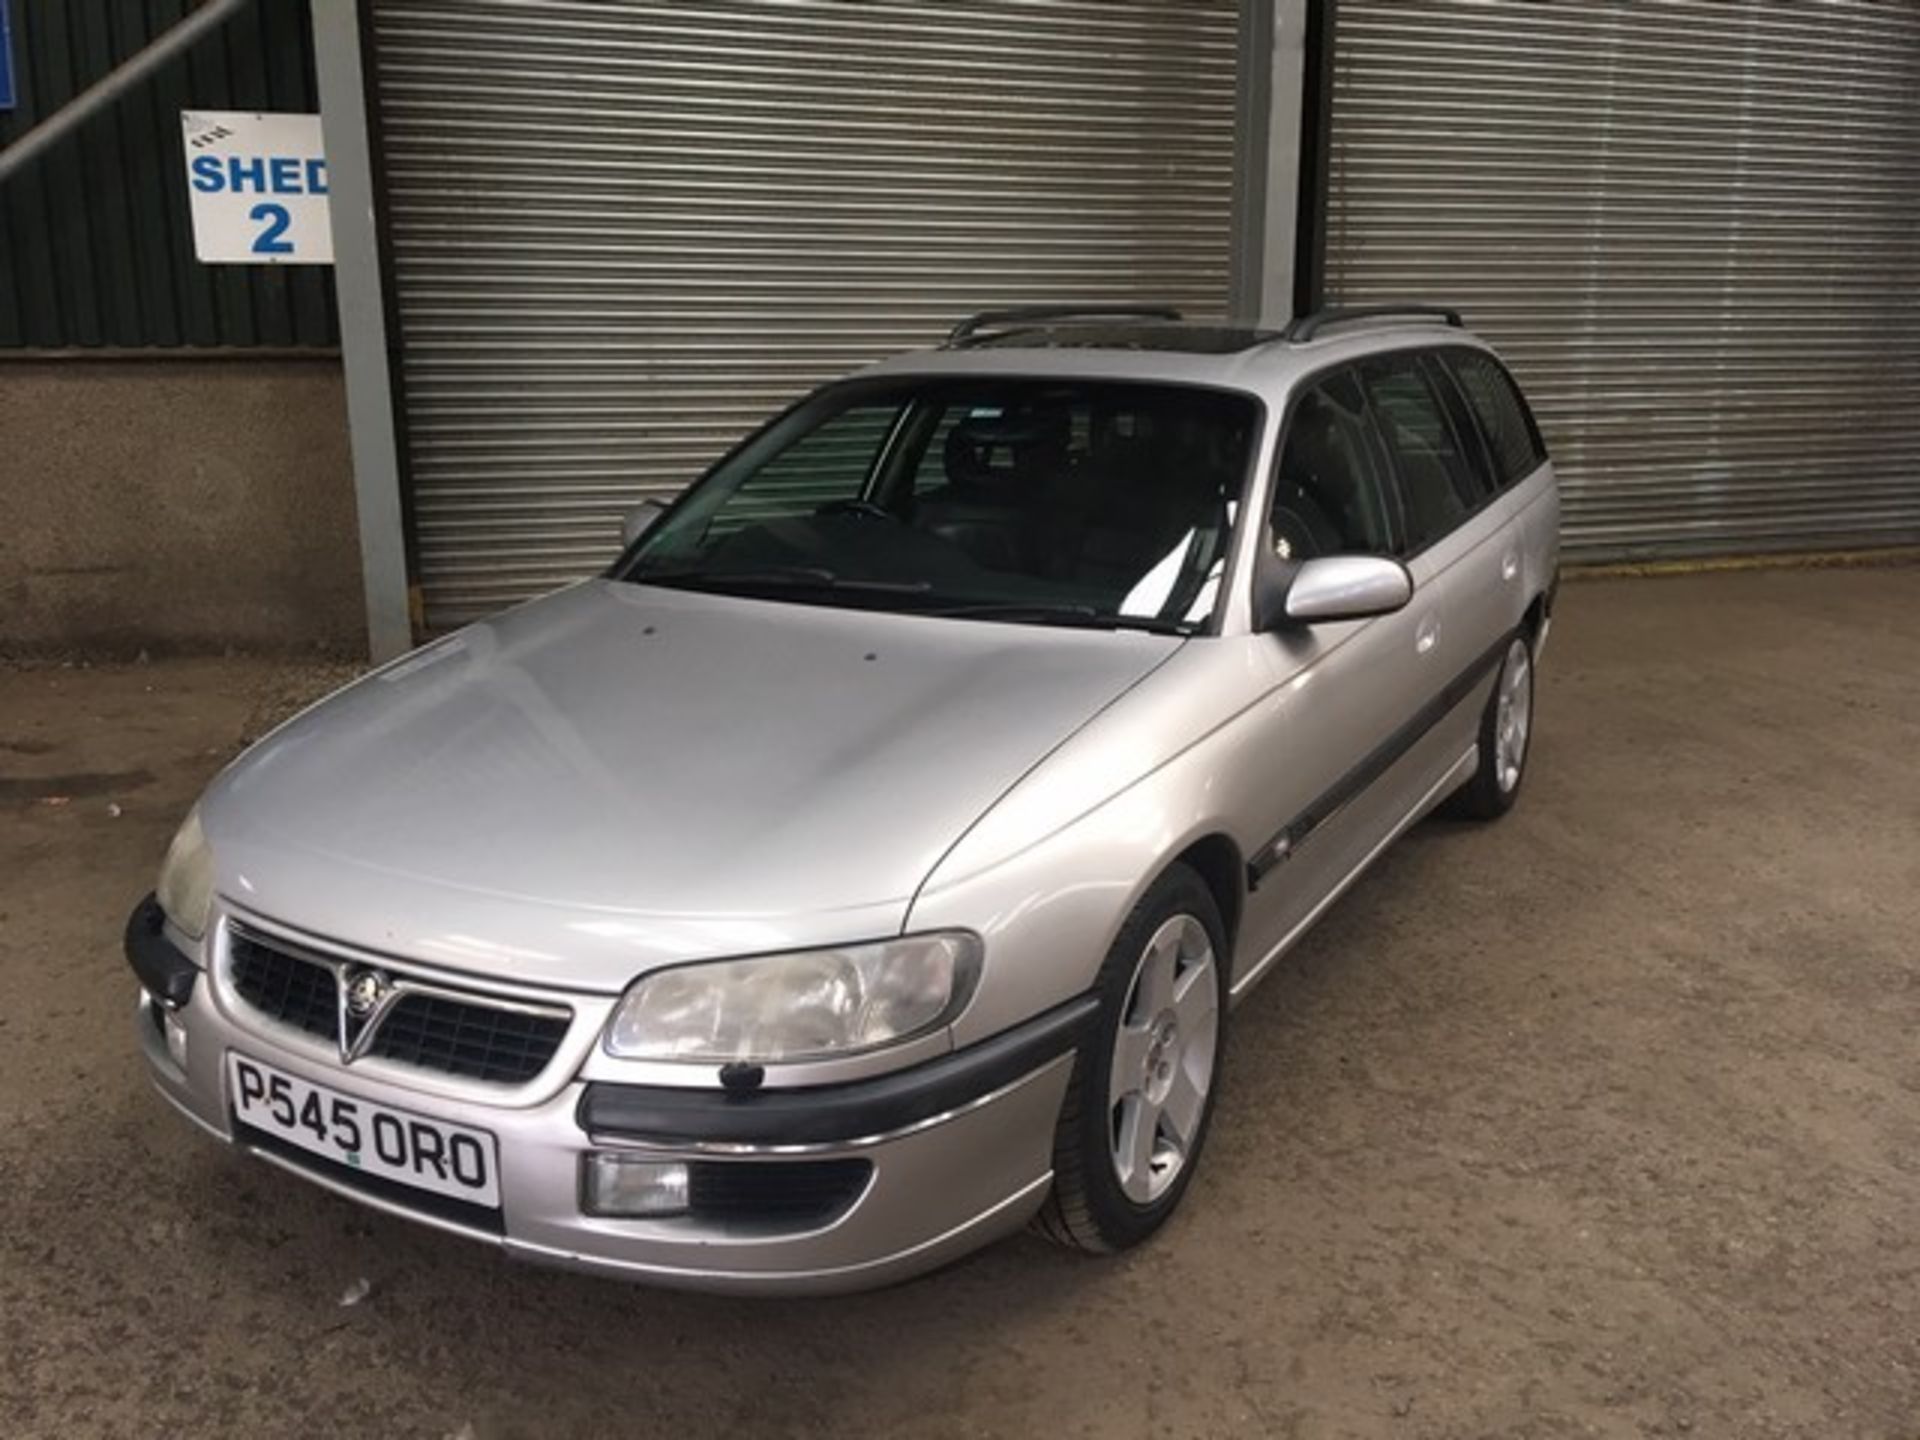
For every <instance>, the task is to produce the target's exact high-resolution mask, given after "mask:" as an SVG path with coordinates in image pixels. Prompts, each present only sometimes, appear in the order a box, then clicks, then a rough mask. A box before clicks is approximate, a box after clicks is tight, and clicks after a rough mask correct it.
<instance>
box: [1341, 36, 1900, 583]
mask: <svg viewBox="0 0 1920 1440" xmlns="http://www.w3.org/2000/svg"><path fill="white" fill-rule="evenodd" d="M1329 135H1330V139H1329V155H1328V159H1329V187H1330V191H1331V196H1330V206H1329V210H1328V232H1327V262H1326V263H1327V274H1326V278H1327V289H1328V291H1329V293H1330V294H1331V295H1333V296H1335V297H1337V298H1338V299H1340V300H1343V301H1353V302H1359V301H1365V300H1379V299H1386V298H1405V297H1410V296H1417V297H1422V298H1433V299H1446V300H1449V301H1455V302H1458V303H1459V304H1460V305H1461V306H1462V307H1463V308H1464V309H1465V310H1466V312H1467V318H1468V321H1469V323H1471V324H1473V325H1475V326H1476V328H1478V329H1479V330H1481V331H1482V333H1484V334H1485V335H1486V336H1487V337H1488V338H1489V339H1491V340H1492V341H1494V342H1495V343H1496V344H1497V345H1499V346H1500V347H1501V349H1502V350H1503V351H1504V353H1505V354H1506V356H1507V358H1508V359H1509V360H1510V362H1511V363H1512V365H1513V368H1514V370H1515V372H1516V373H1517V374H1518V375H1519V377H1520V379H1521V381H1522V383H1523V384H1524V385H1525V387H1526V389H1527V391H1528V393H1529V395H1530V396H1532V397H1533V399H1534V400H1535V403H1536V404H1537V406H1538V409H1539V412H1540V419H1541V422H1542V428H1543V429H1544V430H1545V432H1546V435H1547V440H1548V443H1549V445H1550V446H1551V448H1552V450H1553V453H1554V459H1555V461H1556V464H1557V465H1558V468H1559V470H1560V473H1561V475H1562V476H1563V478H1564V482H1565V500H1566V506H1565V539H1566V543H1567V549H1568V552H1569V554H1570V555H1574V556H1581V557H1590V558H1599V557H1614V556H1626V555H1635V554H1659V553H1669V554H1711V553H1715V552H1739V551H1761V550H1772V549H1800V548H1820V547H1851V546H1873V545H1881V544H1893V543H1905V542H1912V541H1915V540H1920V405H1916V403H1915V401H1916V399H1917V398H1920V7H1915V6H1912V5H1906V4H1902V5H1886V4H1878V3H1849V0H1828V3H1822V4H1808V3H1803V0H1782V3H1745V4H1734V3H1719V0H1714V3H1686V0H1668V3H1663V4H1658V5H1653V4H1640V3H1634V4H1561V5H1553V6H1547V5H1538V4H1533V3H1526V0H1493V3H1477V4H1470V5H1469V4H1449V5H1419V6H1415V5H1408V4H1405V3H1395V0H1339V5H1338V10H1337V12H1336V21H1335V53H1334V91H1333V101H1332V119H1331V126H1330V131H1329Z"/></svg>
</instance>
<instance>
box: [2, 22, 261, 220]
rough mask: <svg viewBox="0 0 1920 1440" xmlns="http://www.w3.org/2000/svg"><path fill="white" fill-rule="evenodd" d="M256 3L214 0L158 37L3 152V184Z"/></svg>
mask: <svg viewBox="0 0 1920 1440" xmlns="http://www.w3.org/2000/svg"><path fill="white" fill-rule="evenodd" d="M250 3H251V0H208V3H207V4H205V5H202V6H201V7H200V8H199V9H197V10H195V11H194V12H193V13H192V14H191V15H188V16H187V17H186V18H185V19H183V20H181V21H180V23H179V24H177V25H175V26H174V27H173V28H172V29H170V30H167V31H165V32H163V33H162V34H159V35H156V36H154V37H153V39H152V40H150V41H148V42H147V45H146V47H145V48H144V49H142V50H140V51H138V52H136V53H135V54H133V55H131V56H129V57H128V58H127V59H126V60H124V61H122V62H121V63H120V64H119V65H117V66H115V67H114V68H113V69H112V70H109V71H108V72H107V73H106V74H105V75H104V76H102V77H101V78H100V79H98V80H96V81H94V83H93V84H91V85H89V86H88V87H87V88H86V89H84V90H82V91H81V92H80V93H79V94H78V95H76V96H74V97H73V98H72V99H71V100H69V101H68V102H67V103H66V104H64V105H62V106H61V107H60V108H59V109H58V110H56V111H54V112H53V114H51V115H49V116H47V118H46V119H44V120H42V121H41V122H40V123H39V124H38V125H36V126H34V127H33V129H31V130H29V131H28V132H27V133H26V134H24V135H22V136H21V137H20V138H19V139H18V140H16V141H14V142H13V144H11V145H9V146H8V147H7V148H6V149H5V150H0V185H4V184H6V182H7V181H8V180H10V179H12V178H13V176H14V175H15V174H17V173H18V172H19V171H20V170H22V169H24V168H25V167H26V166H28V165H31V164H32V163H33V162H34V161H35V160H36V159H38V158H39V157H40V156H41V155H43V154H45V153H46V152H47V151H48V150H49V149H51V148H52V147H53V146H55V145H58V144H59V143H60V142H61V141H62V140H64V139H66V138H67V136H68V135H70V134H72V133H73V131H74V130H76V129H78V128H79V127H80V126H82V125H84V124H86V122H87V121H88V120H90V119H91V118H92V117H93V116H94V115H96V114H97V113H99V112H100V111H101V110H103V109H104V108H105V107H107V106H108V105H111V104H113V102H114V101H116V100H118V99H120V98H121V97H122V96H124V95H125V94H126V93H127V92H128V91H130V90H132V89H133V88H134V87H135V86H137V85H138V84H139V83H140V82H141V81H143V80H145V79H146V78H147V77H148V76H149V75H151V74H153V72H154V71H155V70H158V69H159V68H160V67H161V66H162V65H165V64H166V63H167V62H168V61H169V60H171V59H173V57H174V56H176V55H178V54H180V53H181V52H183V51H185V50H187V49H189V48H190V47H191V46H192V45H193V44H194V42H195V41H197V40H200V39H201V38H203V37H204V36H206V35H208V34H210V33H212V32H213V31H215V30H217V29H219V28H220V27H221V26H222V25H224V24H226V23H227V21H228V20H230V19H232V18H233V16H234V14H235V13H236V12H237V11H238V10H239V9H240V8H241V7H242V6H243V5H247V4H250Z"/></svg>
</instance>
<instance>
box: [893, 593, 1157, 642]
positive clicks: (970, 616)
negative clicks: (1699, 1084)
mask: <svg viewBox="0 0 1920 1440" xmlns="http://www.w3.org/2000/svg"><path fill="white" fill-rule="evenodd" d="M924 613H926V614H928V615H939V616H950V617H954V618H957V619H966V620H1011V621H1014V622H1016V623H1021V622H1024V623H1027V624H1035V625H1076V626H1079V627H1081V628H1082V629H1087V630H1147V631H1151V632H1152V633H1153V634H1155V635H1184V634H1186V633H1187V630H1188V627H1187V625H1186V624H1185V623H1184V622H1182V621H1179V620H1164V619H1162V618H1161V617H1160V616H1158V615H1114V614H1111V613H1109V612H1107V611H1103V610H1096V609H1094V608H1093V606H1091V605H1076V604H1073V603H1071V602H1069V601H1039V602H1034V601H1021V602H1013V601H1007V602H993V603H983V604H978V605H942V606H939V607H937V608H934V609H930V610H927V611H926V612H924Z"/></svg>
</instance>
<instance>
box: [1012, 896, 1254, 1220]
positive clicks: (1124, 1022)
mask: <svg viewBox="0 0 1920 1440" xmlns="http://www.w3.org/2000/svg"><path fill="white" fill-rule="evenodd" d="M1224 932H1225V927H1224V926H1223V925H1222V924H1221V922H1220V912H1219V908H1218V907H1217V906H1216V905H1215V904H1214V901H1213V893H1212V892H1211V891H1210V890H1208V888H1207V886H1206V884H1205V882H1203V881H1202V880H1201V879H1200V877H1199V876H1198V875H1196V874H1195V873H1194V872H1193V871H1192V870H1189V869H1188V868H1187V867H1186V866H1184V865H1175V866H1173V867H1171V868H1170V869H1169V870H1168V871H1167V872H1166V874H1164V875H1162V876H1161V877H1160V879H1159V880H1158V881H1156V882H1155V883H1154V886H1153V888H1152V889H1151V890H1149V891H1148V892H1147V894H1146V895H1145V896H1144V897H1143V898H1142V899H1141V901H1140V903H1139V904H1138V905H1136V906H1135V907H1134V910H1133V913H1132V914H1131V915H1130V916H1128V917H1127V923H1126V924H1125V925H1124V926H1122V927H1121V931H1120V934H1119V937H1118V938H1117V939H1116V940H1115V941H1114V943H1113V948H1112V949H1111V950H1109V951H1108V953H1107V958H1106V960H1105V962H1104V963H1103V964H1102V965H1101V968H1100V979H1099V981H1098V989H1099V991H1100V1000H1101V1003H1100V1014H1099V1018H1098V1020H1097V1022H1096V1025H1095V1030H1094V1033H1093V1034H1092V1036H1090V1037H1089V1039H1088V1041H1087V1043H1086V1044H1085V1045H1083V1046H1082V1047H1081V1050H1080V1054H1079V1057H1078V1059H1076V1061H1075V1062H1074V1071H1073V1079H1072V1081H1071V1082H1070V1083H1069V1085H1068V1088H1067V1098H1066V1103H1065V1104H1064V1105H1063V1106H1062V1108H1061V1112H1060V1123H1059V1126H1058V1128H1057V1129H1056V1131H1055V1133H1054V1161H1053V1170H1054V1180H1053V1192H1052V1194H1051V1195H1050V1196H1049V1197H1048V1199H1047V1203H1046V1206H1045V1208H1044V1209H1043V1210H1042V1211H1041V1213H1040V1216H1039V1220H1038V1224H1039V1227H1040V1229H1041V1231H1042V1232H1043V1233H1044V1234H1046V1235H1047V1236H1049V1237H1050V1238H1052V1239H1054V1240H1057V1241H1059V1242H1060V1243H1061V1244H1064V1245H1071V1246H1074V1247H1076V1248H1078V1249H1082V1250H1090V1251H1095V1252H1103V1253H1104V1252H1110V1251H1114V1250H1124V1249H1126V1248H1127V1247H1128V1246H1131V1245H1137V1244H1139V1243H1140V1242H1141V1241H1142V1240H1144V1239H1146V1238H1147V1237H1148V1236H1149V1235H1151V1234H1152V1233H1153V1232H1154V1231H1155V1230H1157V1229H1159V1228H1160V1226H1161V1225H1162V1224H1163V1223H1164V1222H1165V1220H1166V1218H1167V1217H1168V1216H1169V1215H1171V1214H1172V1213H1173V1210H1174V1207H1175V1206H1176V1205H1178V1204H1179V1203H1180V1197H1181V1196H1182V1195H1183V1194H1185V1193H1186V1188H1187V1185H1188V1183H1189V1182H1190V1181H1191V1180H1192V1178H1193V1172H1194V1167H1195V1166H1196V1165H1197V1164H1198V1163H1199V1159H1200V1147H1201V1144H1202V1142H1203V1141H1204V1140H1205V1139H1206V1132H1207V1122H1208V1121H1209V1119H1210V1118H1211V1117H1212V1113H1213V1096H1214V1090H1215V1081H1216V1080H1217V1079H1218V1077H1219V1073H1220V1057H1221V1052H1222V1050H1223V1049H1224V1044H1223V1042H1224V1040H1225V1021H1226V1005H1225V999H1226V990H1225V974H1224V969H1225V966H1226V964H1227V949H1226V941H1225V933H1224Z"/></svg>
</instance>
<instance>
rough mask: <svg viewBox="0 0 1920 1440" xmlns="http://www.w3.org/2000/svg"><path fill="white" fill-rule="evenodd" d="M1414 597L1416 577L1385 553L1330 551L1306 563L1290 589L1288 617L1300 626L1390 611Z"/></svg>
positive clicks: (1288, 590) (1287, 605)
mask: <svg viewBox="0 0 1920 1440" xmlns="http://www.w3.org/2000/svg"><path fill="white" fill-rule="evenodd" d="M1412 598H1413V576H1411V575H1410V574H1408V573H1407V567H1406V566H1404V565H1402V564H1401V563H1400V562H1399V561H1398V560H1390V559H1388V558H1387V557H1386V556H1384V555H1328V556H1325V557H1323V558H1321V559H1318V560H1307V561H1304V562H1302V564H1301V566H1300V568H1299V569H1298V570H1296V571H1295V572H1294V575H1293V583H1292V584H1290V585H1289V586H1288V587H1287V598H1286V617H1287V619H1289V620H1291V621H1294V622H1295V623H1297V624H1303V625H1307V624H1312V623H1314V622H1315V621H1319V620H1364V619H1366V618H1367V617H1368V616H1370V615H1390V614H1392V613H1393V612H1394V611H1395V610H1398V609H1400V608H1402V607H1403V606H1404V605H1405V604H1406V603H1407V602H1408V601H1409V600H1411V599H1412Z"/></svg>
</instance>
